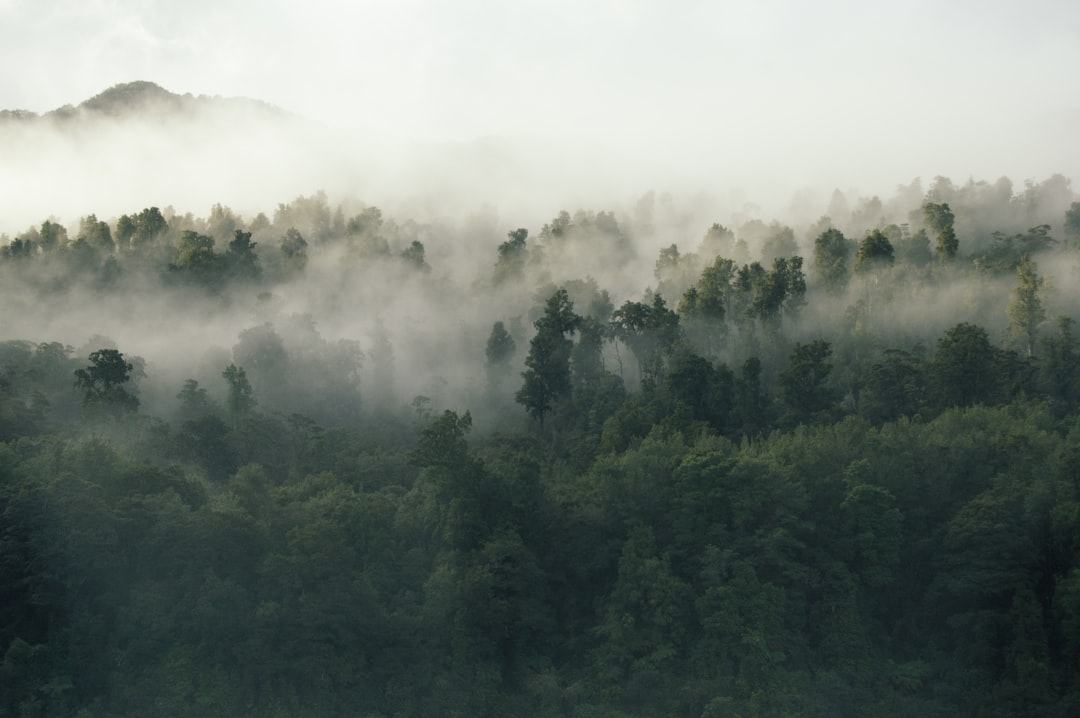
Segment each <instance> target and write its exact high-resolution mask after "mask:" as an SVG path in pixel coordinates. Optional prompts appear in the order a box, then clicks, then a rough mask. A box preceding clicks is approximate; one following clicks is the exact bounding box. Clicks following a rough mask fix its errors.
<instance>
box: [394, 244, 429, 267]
mask: <svg viewBox="0 0 1080 718" xmlns="http://www.w3.org/2000/svg"><path fill="white" fill-rule="evenodd" d="M401 258H402V259H404V260H405V263H406V264H408V265H410V266H412V267H414V268H416V269H419V270H421V271H423V272H427V271H429V270H430V269H431V267H430V266H428V263H427V260H426V259H425V258H424V245H423V243H422V242H419V241H418V240H415V239H414V240H413V241H412V242H411V243H410V244H409V246H408V247H406V248H405V250H404V251H403V252H402V253H401Z"/></svg>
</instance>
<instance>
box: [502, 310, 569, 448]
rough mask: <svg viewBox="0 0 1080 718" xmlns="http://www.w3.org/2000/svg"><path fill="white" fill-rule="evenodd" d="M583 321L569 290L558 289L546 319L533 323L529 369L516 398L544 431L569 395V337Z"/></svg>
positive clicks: (526, 361) (527, 363)
mask: <svg viewBox="0 0 1080 718" xmlns="http://www.w3.org/2000/svg"><path fill="white" fill-rule="evenodd" d="M580 321H581V317H579V316H578V315H577V314H575V313H574V303H573V302H571V301H570V297H569V296H568V295H567V293H566V290H565V289H559V290H557V291H556V292H555V293H554V294H552V295H551V298H550V299H548V300H547V303H546V304H545V305H544V315H543V316H542V317H540V318H539V319H537V320H536V321H535V322H534V323H533V326H535V327H536V335H535V336H534V337H533V338H532V340H531V341H530V342H529V355H528V356H527V357H526V358H525V366H526V369H525V371H524V372H522V375H521V376H522V378H523V379H524V380H525V381H524V384H522V387H521V389H519V390H518V392H517V394H516V396H515V398H516V399H517V401H518V403H519V404H522V405H523V406H524V407H525V410H526V411H528V412H529V415H530V416H532V417H534V418H535V419H537V420H538V421H539V422H540V427H541V429H542V428H543V426H544V417H545V416H546V415H547V413H548V412H549V411H550V410H551V407H552V405H553V404H554V403H555V402H556V401H557V400H558V399H560V398H562V397H564V396H567V395H569V393H570V389H571V381H570V379H571V375H570V354H571V352H572V350H573V346H574V342H573V341H572V340H571V339H570V338H569V335H572V334H573V333H574V332H575V331H576V329H577V326H578V324H579V323H580Z"/></svg>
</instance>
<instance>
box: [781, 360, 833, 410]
mask: <svg viewBox="0 0 1080 718" xmlns="http://www.w3.org/2000/svg"><path fill="white" fill-rule="evenodd" d="M831 356H832V347H830V346H829V343H828V342H826V341H825V340H823V339H815V340H814V341H812V342H810V343H809V344H799V343H796V344H795V349H793V350H792V352H791V363H790V364H789V365H788V368H787V369H785V370H783V371H782V372H780V391H781V394H782V395H783V398H784V403H785V404H787V406H788V419H789V420H790V421H791V422H792V423H796V424H802V423H806V422H809V421H812V420H813V419H814V417H815V416H818V415H820V414H822V413H824V412H826V411H827V410H828V409H830V408H831V407H832V405H833V401H834V398H835V397H834V392H833V389H832V387H831V386H829V375H830V374H831V373H832V364H831V363H830V362H829V357H831Z"/></svg>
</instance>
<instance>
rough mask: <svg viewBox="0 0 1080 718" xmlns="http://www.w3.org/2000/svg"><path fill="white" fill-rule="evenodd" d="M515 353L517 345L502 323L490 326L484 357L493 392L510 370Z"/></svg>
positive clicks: (497, 388)
mask: <svg viewBox="0 0 1080 718" xmlns="http://www.w3.org/2000/svg"><path fill="white" fill-rule="evenodd" d="M515 351H517V344H516V343H515V342H514V338H513V337H512V336H510V332H508V331H506V326H505V325H504V324H503V323H502V322H495V323H494V324H493V325H492V326H491V334H489V335H488V340H487V345H486V346H485V348H484V355H485V356H486V357H487V362H486V364H485V366H486V368H487V373H488V380H489V382H490V384H491V389H492V390H493V391H498V390H499V387H500V385H501V384H502V381H503V379H504V378H505V377H506V374H507V373H508V371H509V369H510V363H511V361H512V360H513V358H514V352H515Z"/></svg>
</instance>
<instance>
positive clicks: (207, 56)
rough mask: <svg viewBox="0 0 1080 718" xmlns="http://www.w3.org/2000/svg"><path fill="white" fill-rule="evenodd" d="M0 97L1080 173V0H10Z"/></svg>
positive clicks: (703, 163) (676, 153) (738, 165)
mask: <svg viewBox="0 0 1080 718" xmlns="http://www.w3.org/2000/svg"><path fill="white" fill-rule="evenodd" d="M0 67H3V68H4V71H3V73H0V108H6V109H15V108H19V109H29V110H34V111H37V112H43V111H46V110H49V109H52V108H55V107H57V106H59V105H63V104H65V103H71V104H77V103H78V102H81V101H82V100H85V99H87V98H88V97H91V96H93V95H95V94H97V93H98V92H101V91H102V90H104V89H106V88H107V87H109V86H111V85H114V84H116V83H120V82H128V81H132V80H151V81H154V82H157V83H158V84H160V85H162V86H163V87H165V88H166V89H169V90H171V91H173V92H178V93H185V92H190V93H192V94H196V95H199V94H207V95H223V96H244V97H252V98H257V99H261V100H265V101H267V102H270V103H273V104H275V105H278V106H280V107H282V108H285V109H287V110H290V111H292V112H295V113H297V114H300V115H304V116H306V117H309V118H312V119H315V120H318V121H320V122H323V123H326V124H328V125H332V126H335V127H348V128H358V129H362V130H365V131H368V132H369V133H371V134H372V135H373V136H393V137H397V138H410V139H420V140H435V141H445V140H469V139H473V138H477V137H484V136H490V135H497V136H511V137H517V136H528V137H541V138H546V139H553V140H558V141H572V142H577V143H580V144H584V145H593V144H595V145H596V146H602V147H604V148H605V149H607V150H611V151H617V152H625V153H626V154H628V155H632V156H635V157H647V158H649V159H650V161H653V162H654V163H659V164H665V163H666V164H667V165H675V166H678V167H679V168H680V169H682V170H685V171H686V172H687V173H689V174H692V175H694V176H697V177H709V176H711V175H712V174H714V173H723V174H724V175H726V176H729V178H730V177H732V176H738V175H739V174H740V173H753V172H758V173H759V174H761V173H773V174H782V175H784V176H785V177H787V178H788V179H789V180H790V184H791V185H793V186H797V185H800V184H812V183H814V182H816V181H819V180H820V181H822V182H825V183H832V184H845V183H850V184H856V183H867V182H869V183H873V182H879V183H882V184H883V185H884V187H885V188H886V189H887V188H888V187H890V186H892V185H895V184H896V183H900V182H907V181H909V180H911V179H912V178H914V177H917V176H921V177H923V178H924V179H925V180H929V179H931V178H932V177H933V176H935V175H938V174H944V175H948V176H951V177H953V178H954V179H956V180H957V181H964V180H966V179H967V178H968V177H975V178H976V179H989V180H992V179H996V178H997V177H999V176H1001V175H1008V176H1010V177H1012V179H1014V180H1015V181H1016V182H1017V183H1020V182H1022V181H1023V180H1025V179H1033V180H1037V181H1040V180H1042V179H1045V178H1046V177H1047V176H1049V175H1050V174H1052V173H1055V172H1060V173H1062V174H1065V175H1066V176H1069V177H1071V178H1073V179H1074V181H1075V182H1077V183H1080V2H1077V1H1076V0H1027V1H1026V2H1016V1H1015V0H1008V1H1007V2H1006V1H1001V0H982V1H979V2H976V1H972V0H905V1H904V2H894V3H888V4H885V3H877V2H868V1H867V0H860V1H850V0H818V1H816V2H815V1H813V0H806V1H796V0H772V1H767V0H765V1H759V2H719V1H714V2H697V1H685V2H679V1H678V0H666V1H662V0H659V1H658V0H624V1H618V0H595V1H592V2H587V1H586V0H575V1H573V2H571V1H568V0H543V1H534V0H519V1H514V2H480V1H479V0H446V1H440V0H395V1H393V2H391V1H388V0H366V1H364V0H361V1H357V2H348V3H344V2H342V3H337V2H331V1H330V0H306V1H305V2H286V1H284V0H263V1H262V2H258V3H256V2H250V1H248V2H239V1H238V0H189V2H184V3H180V2H175V1H173V2H165V1H164V0H0Z"/></svg>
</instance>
